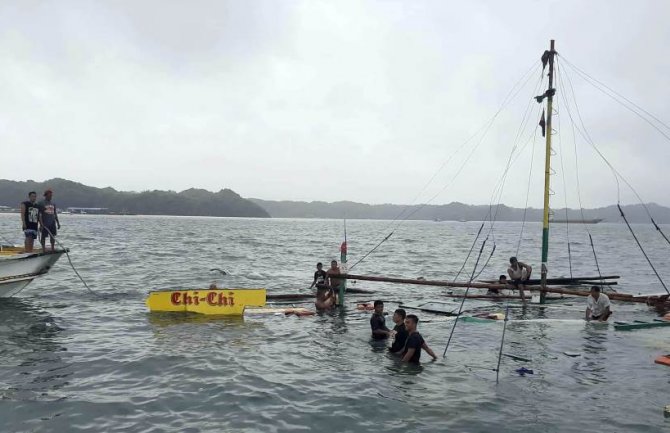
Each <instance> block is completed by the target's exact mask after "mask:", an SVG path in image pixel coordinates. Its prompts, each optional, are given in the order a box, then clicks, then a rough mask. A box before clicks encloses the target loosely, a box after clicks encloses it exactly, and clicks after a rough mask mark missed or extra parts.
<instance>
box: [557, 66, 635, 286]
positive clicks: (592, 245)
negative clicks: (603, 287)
mask: <svg viewBox="0 0 670 433" xmlns="http://www.w3.org/2000/svg"><path fill="white" fill-rule="evenodd" d="M557 71H558V72H559V74H558V78H557V83H558V84H559V86H560V87H561V89H563V91H562V92H561V96H562V97H563V101H564V102H565V107H566V111H567V113H568V117H569V118H570V125H571V127H572V139H573V143H574V150H575V175H576V180H577V198H578V200H579V211H580V214H581V216H582V221H585V220H586V217H585V216H584V207H583V205H582V194H581V185H580V182H579V160H578V156H577V135H576V134H575V126H576V125H575V122H574V119H573V117H572V112H571V111H570V104H569V103H568V100H567V98H566V97H565V94H566V92H565V86H564V84H563V78H562V75H563V72H562V70H561V68H560V65H559V64H558V62H557ZM566 77H567V78H568V83H569V84H570V86H571V88H572V82H571V81H569V80H570V77H568V76H567V75H566ZM572 95H573V98H574V95H575V94H574V89H572ZM574 102H575V107H576V108H577V101H576V99H575V101H574ZM577 112H578V113H579V109H578V108H577ZM580 120H581V116H580ZM581 122H582V126H584V122H583V120H581ZM577 130H578V131H579V128H577ZM580 134H581V131H580ZM582 137H584V138H585V140H586V141H587V142H589V143H590V144H591V145H592V146H593V147H594V148H595V145H594V144H593V141H592V140H591V137H590V135H588V133H587V134H586V135H584V134H582ZM598 153H599V154H600V152H598ZM600 155H601V157H602V158H603V159H604V160H605V162H606V163H607V164H608V165H609V167H610V168H611V169H612V171H613V173H614V175H615V180H616V184H617V198H620V197H621V192H620V186H619V180H618V178H617V177H616V176H617V172H616V170H615V169H614V167H612V166H611V165H610V164H609V162H608V161H607V160H606V159H605V157H604V156H603V155H602V154H600ZM562 163H563V159H562V157H561V164H562ZM629 186H630V185H629ZM631 188H632V186H631ZM640 201H641V200H640ZM643 206H644V203H643ZM583 226H584V228H585V230H586V233H587V234H588V236H589V242H590V244H591V251H592V252H593V260H594V261H595V264H596V269H597V270H598V276H599V277H601V282H602V274H601V273H600V265H599V264H598V255H597V254H596V249H595V245H594V243H593V236H591V232H590V231H589V229H588V227H586V224H583ZM568 254H570V242H569V239H568ZM570 269H571V271H572V264H571V265H570ZM570 276H571V277H572V272H571V273H570Z"/></svg>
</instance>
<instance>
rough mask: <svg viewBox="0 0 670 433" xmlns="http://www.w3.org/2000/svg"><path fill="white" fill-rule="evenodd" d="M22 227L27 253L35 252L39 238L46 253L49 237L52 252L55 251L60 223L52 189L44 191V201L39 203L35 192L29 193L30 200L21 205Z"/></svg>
mask: <svg viewBox="0 0 670 433" xmlns="http://www.w3.org/2000/svg"><path fill="white" fill-rule="evenodd" d="M21 227H22V230H23V235H24V236H25V241H24V249H25V251H26V252H32V251H33V245H34V243H35V239H37V237H38V236H39V238H40V243H41V244H42V251H46V238H47V237H48V238H49V240H50V241H51V251H53V250H54V247H55V243H56V234H57V233H58V230H59V229H60V221H59V220H58V212H57V210H56V203H54V202H53V191H52V190H51V189H47V190H46V191H44V199H43V200H40V201H39V202H38V201H37V193H36V192H35V191H30V192H29V193H28V200H26V201H24V202H22V203H21Z"/></svg>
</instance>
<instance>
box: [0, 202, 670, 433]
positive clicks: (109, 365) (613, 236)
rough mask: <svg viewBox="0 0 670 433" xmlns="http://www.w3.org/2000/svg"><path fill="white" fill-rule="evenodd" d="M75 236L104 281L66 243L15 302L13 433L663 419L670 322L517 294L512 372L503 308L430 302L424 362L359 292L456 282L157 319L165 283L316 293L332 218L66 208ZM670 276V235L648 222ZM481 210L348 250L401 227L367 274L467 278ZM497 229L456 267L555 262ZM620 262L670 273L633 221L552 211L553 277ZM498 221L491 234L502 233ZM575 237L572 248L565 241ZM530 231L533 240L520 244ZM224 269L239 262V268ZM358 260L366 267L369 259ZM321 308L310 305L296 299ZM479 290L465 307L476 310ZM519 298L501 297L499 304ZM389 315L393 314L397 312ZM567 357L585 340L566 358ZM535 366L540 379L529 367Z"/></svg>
mask: <svg viewBox="0 0 670 433" xmlns="http://www.w3.org/2000/svg"><path fill="white" fill-rule="evenodd" d="M61 220H62V224H63V228H62V230H61V231H60V232H59V239H60V240H61V242H62V243H63V244H64V245H66V246H67V247H69V248H70V249H71V253H70V255H71V258H72V261H73V263H74V265H75V266H76V268H77V269H78V270H79V272H80V273H81V275H82V276H83V277H84V278H85V279H86V281H87V282H88V284H89V285H90V287H91V288H92V289H93V290H94V291H95V294H94V293H91V292H89V291H87V290H86V288H85V287H84V286H83V285H82V283H81V282H80V281H79V280H78V279H77V277H76V276H75V275H74V273H73V271H72V269H71V268H70V266H69V264H68V262H67V259H66V258H65V257H62V258H61V260H60V261H59V262H58V263H57V264H56V266H55V267H54V269H52V271H51V272H50V273H49V274H48V275H47V276H45V277H43V278H40V279H38V280H36V281H35V282H33V283H32V284H31V285H29V286H28V287H27V288H26V289H25V290H24V291H23V292H22V293H21V294H20V295H19V296H17V297H16V298H13V299H3V300H1V301H0V431H2V432H79V431H96V432H98V431H100V432H102V431H104V432H162V431H166V432H172V431H179V432H223V431H226V432H228V431H230V432H279V431H299V430H303V431H308V430H312V429H319V430H321V431H329V432H330V431H333V432H367V431H370V432H376V433H378V432H380V431H385V432H408V431H411V432H416V431H418V432H437V431H468V432H492V431H495V432H583V431H591V432H599V431H603V432H604V431H607V432H615V431H616V432H619V431H620V432H631V431H635V432H661V431H668V429H670V419H667V418H664V416H663V408H664V406H666V405H667V404H670V396H669V394H668V392H667V390H668V386H669V381H670V369H669V368H668V367H665V366H661V365H656V364H654V363H653V359H654V358H655V357H656V356H659V355H662V354H666V353H670V329H668V328H655V329H645V330H639V331H629V332H622V331H615V330H614V329H613V327H612V326H611V325H610V326H593V325H589V324H586V323H585V322H583V321H580V320H579V319H581V318H582V317H583V315H584V308H585V305H584V304H585V303H584V299H583V298H579V299H571V300H566V301H560V302H554V303H551V304H549V306H548V307H547V308H537V307H534V306H530V307H528V308H527V309H518V308H514V309H512V310H511V315H512V316H513V317H514V318H516V319H562V320H537V321H534V320H529V321H519V322H510V323H509V324H508V326H507V330H506V335H505V342H504V349H503V352H505V353H509V354H513V355H516V356H519V357H521V358H522V359H528V360H529V361H523V360H519V359H518V358H517V359H513V358H510V357H503V359H502V362H501V366H500V371H499V382H498V383H496V373H495V371H493V370H494V369H495V368H496V365H497V361H498V350H499V346H500V342H501V336H502V327H503V324H502V323H501V322H491V323H467V322H459V323H458V325H457V327H456V330H455V333H454V338H453V340H452V344H451V346H450V347H449V351H448V352H447V356H446V358H443V357H442V356H441V355H442V352H443V350H444V346H445V343H446V341H447V338H448V334H449V331H450V330H451V327H452V326H453V323H454V322H453V319H450V318H447V317H445V316H439V315H434V314H429V313H423V312H421V311H416V310H414V311H412V312H414V313H417V314H418V315H419V317H420V323H419V330H420V332H421V333H422V335H423V336H424V338H425V339H426V341H427V343H428V344H429V345H430V346H431V347H432V348H433V350H434V351H435V352H436V353H438V354H439V355H440V356H439V358H438V360H437V361H430V359H429V357H428V356H427V354H425V353H424V354H423V355H422V363H421V365H420V366H407V365H403V364H402V363H400V362H399V361H398V360H397V359H396V358H395V357H393V356H390V355H389V354H388V353H387V351H386V348H385V346H384V345H383V344H381V345H380V344H378V343H377V342H373V341H371V339H370V329H369V314H370V313H369V312H364V311H360V310H357V309H356V308H355V304H356V302H357V301H370V300H373V299H377V298H378V299H383V300H385V301H386V309H387V311H389V312H392V310H393V309H394V308H396V307H397V306H398V304H399V303H401V302H416V301H421V300H434V299H444V298H443V297H442V296H441V295H443V294H444V291H445V289H443V288H435V287H427V286H410V285H392V284H384V283H368V282H364V281H360V282H356V283H353V282H350V287H357V288H362V289H367V290H373V291H375V294H371V295H363V296H358V297H354V296H349V297H348V298H347V301H348V305H347V307H346V308H345V309H344V310H343V311H335V312H331V313H326V314H317V315H315V316H311V317H301V318H298V317H283V316H270V317H253V318H210V317H205V316H197V315H178V314H177V315H175V314H172V315H170V314H155V313H154V314H151V313H149V312H148V311H147V308H146V306H145V304H144V300H145V298H146V296H147V293H148V292H149V291H150V290H155V289H169V288H179V289H185V288H203V287H206V286H208V285H209V284H210V283H212V282H217V283H218V284H219V285H220V286H225V287H243V288H244V287H246V288H254V287H264V288H267V289H268V292H269V293H309V292H308V291H307V288H308V286H309V285H310V284H311V280H312V275H313V272H314V270H315V264H316V262H317V261H322V262H324V263H326V264H327V263H328V262H330V260H331V259H339V245H340V243H341V241H342V238H343V223H342V221H335V220H297V219H295V220H287V219H235V218H191V217H188V218H186V217H144V216H117V217H114V216H80V215H65V216H62V217H61ZM19 222H20V221H19V218H18V216H16V215H0V234H2V235H3V237H4V238H10V240H12V241H14V242H17V243H21V242H22V239H21V238H20V235H21V233H20V226H19ZM633 227H634V229H635V230H636V232H637V233H638V235H639V237H640V239H641V241H642V242H643V245H644V246H645V248H646V250H647V252H648V254H649V256H650V257H651V259H652V260H653V262H654V264H655V265H656V266H657V269H658V270H659V272H660V273H661V275H662V276H663V277H664V278H665V279H666V280H668V281H670V266H669V265H670V263H669V262H670V255H669V254H668V248H670V245H668V244H667V243H665V241H664V240H663V239H662V238H661V237H660V236H659V235H658V234H657V233H656V232H655V231H654V229H653V227H649V226H647V225H634V226H633ZM479 228H480V223H478V222H468V223H460V222H428V221H407V222H403V223H401V224H400V225H399V226H397V227H396V224H393V223H391V222H389V221H347V236H348V245H349V259H350V265H351V264H353V263H354V262H356V261H357V260H358V259H359V258H361V257H362V256H363V255H364V254H365V253H366V252H368V251H369V250H370V249H372V248H373V247H374V246H375V245H376V244H377V243H378V242H379V241H380V240H381V239H383V238H384V237H385V236H386V235H387V234H388V233H390V231H391V230H393V229H395V233H394V234H393V236H391V237H390V238H389V240H388V241H386V242H385V243H383V244H382V245H381V246H380V247H379V248H378V249H377V250H376V251H375V252H374V253H373V254H371V255H370V256H369V257H368V258H367V259H365V260H364V261H363V262H361V263H360V264H358V265H357V266H356V267H355V268H354V270H353V271H355V272H356V273H359V274H376V275H387V276H396V277H406V278H417V277H424V278H426V279H451V278H454V277H455V275H456V273H457V272H458V270H459V269H460V268H461V266H462V265H463V263H464V261H465V258H466V256H467V255H468V252H469V250H470V249H471V247H472V244H473V242H474V240H475V237H476V234H477V231H478V230H479ZM521 228H522V224H521V223H496V224H495V226H494V227H493V230H490V226H488V225H487V226H486V227H485V229H484V230H483V231H482V235H481V236H480V237H479V239H478V243H477V245H476V247H475V248H474V250H473V252H472V255H471V257H470V259H469V260H468V261H467V263H465V266H464V267H463V271H462V273H461V275H460V277H459V279H467V278H469V277H470V276H471V275H472V273H473V267H474V264H475V262H476V260H477V258H478V255H479V249H480V246H481V242H482V241H483V240H484V239H486V245H485V248H484V252H483V254H482V255H481V257H480V262H479V268H478V270H477V271H475V274H477V273H479V269H480V268H481V266H482V264H483V263H485V262H487V260H488V259H489V256H490V251H491V249H492V248H493V245H494V244H495V246H496V250H495V253H494V254H493V256H491V257H490V260H489V261H488V265H487V266H486V268H484V270H483V271H482V273H481V275H480V276H479V278H497V276H498V275H499V274H504V273H505V271H506V268H507V260H508V258H509V256H511V255H516V256H518V257H519V259H520V260H521V261H523V262H525V263H528V264H530V265H531V266H533V275H534V276H538V277H539V258H540V241H541V239H540V237H541V226H540V225H539V224H537V223H526V224H525V225H524V230H523V235H522V236H520V233H521ZM587 229H588V231H589V232H590V233H591V234H592V237H593V239H594V246H595V250H596V253H597V258H598V264H599V266H600V271H601V272H602V273H603V274H610V275H611V274H616V275H621V279H620V280H619V283H620V284H619V285H618V286H615V288H616V289H617V290H619V291H622V292H626V293H640V292H641V293H653V292H659V291H662V290H663V289H662V287H661V286H660V284H659V283H658V281H657V280H656V279H655V276H654V274H653V272H652V271H651V269H650V268H649V266H648V265H647V263H646V261H645V259H644V257H643V256H642V254H641V252H640V251H639V249H638V248H637V246H636V245H635V244H634V241H633V240H632V237H631V235H630V233H629V232H628V231H627V229H626V227H625V226H624V225H619V224H607V223H601V224H597V225H591V226H577V225H572V226H570V227H569V233H566V226H565V225H557V226H554V225H552V229H551V239H552V245H551V249H550V252H549V269H550V275H551V276H569V275H570V271H571V269H570V265H571V267H572V274H573V275H575V276H584V275H587V274H588V276H594V275H598V270H597V268H596V266H595V262H594V258H593V252H592V248H591V244H590V242H589V240H588V233H587ZM487 234H488V237H487ZM568 234H569V238H570V245H571V254H570V259H571V260H569V257H568V250H567V243H566V238H567V237H568V236H567V235H568ZM519 239H521V242H520V243H519ZM213 268H222V269H226V270H227V271H229V272H230V275H227V276H223V275H221V274H220V273H218V272H216V271H210V269H213ZM353 271H352V272H353ZM296 305H301V306H308V307H311V306H310V305H309V303H305V304H296ZM477 305H478V304H477V301H470V300H468V301H466V302H465V306H464V307H465V309H466V310H469V309H472V308H476V307H477ZM503 310H504V304H496V305H493V306H490V307H489V308H487V311H492V312H500V311H503ZM613 310H614V318H613V319H614V320H630V319H653V318H654V317H655V315H654V313H653V312H652V311H651V310H649V309H648V308H647V307H645V306H644V305H631V304H622V303H613ZM387 324H388V325H389V326H390V325H391V320H390V316H389V318H388V319H387ZM566 352H567V353H568V354H570V355H577V356H568V355H566ZM522 367H525V368H527V369H531V370H533V373H534V374H532V375H530V374H527V375H524V376H521V375H519V374H518V373H517V371H516V370H518V369H520V368H522Z"/></svg>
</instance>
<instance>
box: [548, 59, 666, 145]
mask: <svg viewBox="0 0 670 433" xmlns="http://www.w3.org/2000/svg"><path fill="white" fill-rule="evenodd" d="M561 58H562V59H563V60H564V61H565V64H566V65H568V66H569V67H570V68H572V70H574V71H575V72H576V73H577V74H578V75H579V76H581V77H582V78H583V79H584V81H586V82H587V83H589V84H591V85H592V86H593V87H595V88H596V89H597V90H600V91H601V92H602V93H604V94H605V95H607V96H609V97H610V98H612V99H613V100H614V101H615V102H617V103H618V104H620V105H621V106H623V107H624V108H626V109H627V110H629V111H631V112H632V113H634V114H635V115H637V116H638V117H639V118H640V119H642V120H644V121H645V122H647V123H648V124H649V125H651V126H652V127H653V128H654V129H656V130H657V131H658V132H659V133H660V134H661V135H663V136H664V137H665V138H666V139H667V140H669V141H670V136H669V135H668V134H666V133H665V132H664V131H663V130H661V128H659V127H658V126H657V125H655V124H654V123H653V122H652V121H651V120H649V119H648V118H646V117H644V116H643V115H642V114H640V111H641V112H643V113H645V114H646V115H647V116H649V117H651V118H652V119H653V120H655V121H656V122H658V124H660V125H661V126H663V127H665V128H666V129H668V130H670V126H668V125H667V124H666V123H665V122H663V121H662V120H661V119H659V118H658V117H656V116H654V115H653V114H652V113H650V112H649V111H647V110H645V109H644V108H642V107H640V106H639V105H637V104H636V103H634V102H633V101H631V100H630V99H628V98H626V97H625V96H623V95H622V94H620V93H619V92H617V91H616V90H614V89H612V88H611V87H609V86H607V85H606V84H605V83H603V82H602V81H599V80H597V79H596V78H594V77H592V76H590V75H589V74H587V73H586V72H584V71H583V70H582V69H580V68H578V67H577V66H575V65H574V64H573V63H571V62H570V61H569V60H568V59H566V58H565V57H564V56H561ZM594 82H595V83H597V84H599V85H600V86H602V87H604V88H605V89H607V90H609V92H611V93H608V92H606V91H605V90H603V88H602V87H599V86H597V85H596V84H594ZM612 93H613V94H614V95H616V96H618V97H620V98H621V99H623V100H625V101H626V102H628V104H630V105H632V106H633V107H635V108H636V109H637V110H639V111H636V110H634V109H633V108H631V107H630V106H629V105H626V104H624V103H623V102H621V101H620V100H619V99H617V98H615V97H614V96H613V95H612Z"/></svg>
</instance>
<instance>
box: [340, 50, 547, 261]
mask: <svg viewBox="0 0 670 433" xmlns="http://www.w3.org/2000/svg"><path fill="white" fill-rule="evenodd" d="M538 68H539V65H537V64H536V62H533V64H532V65H531V67H530V68H529V69H528V70H527V71H526V72H525V73H524V74H523V75H522V76H521V78H520V79H519V80H518V81H517V82H516V83H515V84H514V86H512V88H511V89H510V91H509V92H508V93H507V95H506V96H505V98H504V99H503V102H502V104H501V105H500V107H499V108H498V110H497V111H496V112H495V113H494V114H493V116H492V117H491V118H490V119H489V120H487V121H486V122H485V123H484V124H483V125H482V126H481V127H480V128H479V129H478V130H477V132H476V133H475V134H473V135H472V136H470V137H469V138H468V139H467V140H465V142H463V144H462V145H461V146H460V147H459V148H458V149H457V150H456V151H455V152H454V153H452V154H451V155H450V156H449V158H448V159H447V160H446V161H445V162H444V163H442V165H441V166H440V168H439V169H438V170H437V171H436V172H435V174H433V176H432V177H431V178H430V179H429V180H428V182H427V183H426V184H425V185H424V187H423V188H422V189H421V191H420V192H419V194H417V196H416V197H415V198H414V200H413V201H412V204H409V205H407V206H406V207H405V208H404V209H403V210H402V211H401V212H400V213H399V214H398V215H397V216H396V217H395V218H394V219H393V221H391V222H390V223H389V224H388V226H387V227H386V229H388V228H391V227H392V226H393V225H394V223H396V222H397V224H395V227H393V228H392V230H391V232H390V233H389V234H388V235H387V236H386V237H385V238H384V239H382V240H381V241H380V242H379V243H378V244H377V245H375V246H374V247H373V248H372V249H371V250H370V251H368V253H366V254H365V255H364V256H363V258H361V259H360V260H358V261H357V262H356V263H355V264H354V266H355V265H357V264H359V263H360V262H362V261H363V260H364V259H365V258H367V257H368V256H369V255H370V254H372V253H373V252H374V251H376V250H377V248H379V247H380V246H381V245H382V244H383V243H384V242H386V240H388V239H389V238H390V237H391V235H393V233H394V232H395V230H397V229H398V227H400V224H402V223H403V222H404V221H407V220H408V219H409V218H410V217H412V215H414V214H416V213H417V212H418V211H420V210H421V209H423V208H424V207H426V206H428V205H429V204H430V203H431V202H432V201H433V200H435V199H436V198H437V197H438V196H439V195H441V194H442V193H444V191H445V190H446V189H447V188H448V187H449V186H451V185H452V184H453V182H454V180H455V179H456V178H457V177H458V176H459V175H460V173H461V171H463V168H464V167H465V165H467V163H468V161H469V160H470V158H471V157H472V155H473V154H474V152H475V151H476V150H477V149H478V148H479V146H480V145H481V144H482V142H483V141H484V138H485V137H486V135H487V134H488V132H489V130H490V129H491V126H492V125H493V123H494V122H495V120H496V119H497V118H498V115H499V114H500V113H501V112H502V110H503V109H504V108H505V107H506V106H507V105H508V104H509V103H510V102H512V101H513V100H514V98H515V97H516V96H517V95H518V94H519V92H521V90H522V89H523V88H525V87H526V85H527V84H528V82H529V81H530V79H531V78H532V76H533V72H535V70H536V69H538ZM480 134H481V138H480V139H479V141H477V143H476V144H475V146H474V148H473V149H472V150H471V151H470V153H469V154H468V156H467V157H466V159H465V161H463V163H462V164H461V166H460V168H459V169H458V170H457V171H456V173H455V174H454V176H452V178H451V180H450V182H449V183H447V184H446V185H445V186H444V187H443V188H442V189H441V190H440V191H438V192H437V194H435V195H433V196H432V197H431V198H430V199H429V200H428V201H426V202H425V203H423V204H421V205H419V206H416V207H415V209H414V210H412V211H411V212H409V214H407V215H406V216H405V217H403V218H402V219H400V217H401V216H402V215H403V214H404V213H405V212H407V211H408V210H410V209H411V207H412V206H414V203H415V202H416V201H417V200H418V198H419V197H420V196H421V194H423V192H424V191H425V190H426V189H427V188H428V186H430V184H431V183H432V182H433V181H434V180H435V178H436V177H437V175H438V174H439V173H440V172H441V171H442V170H443V169H444V168H445V167H446V166H447V165H448V164H449V162H451V160H452V159H453V158H454V157H455V156H456V155H457V154H458V153H459V152H460V151H461V150H462V149H463V148H465V146H466V145H467V144H468V143H470V142H471V141H473V140H474V139H475V138H476V137H477V136H479V135H480ZM354 266H352V267H351V268H350V269H352V268H353V267H354Z"/></svg>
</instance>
